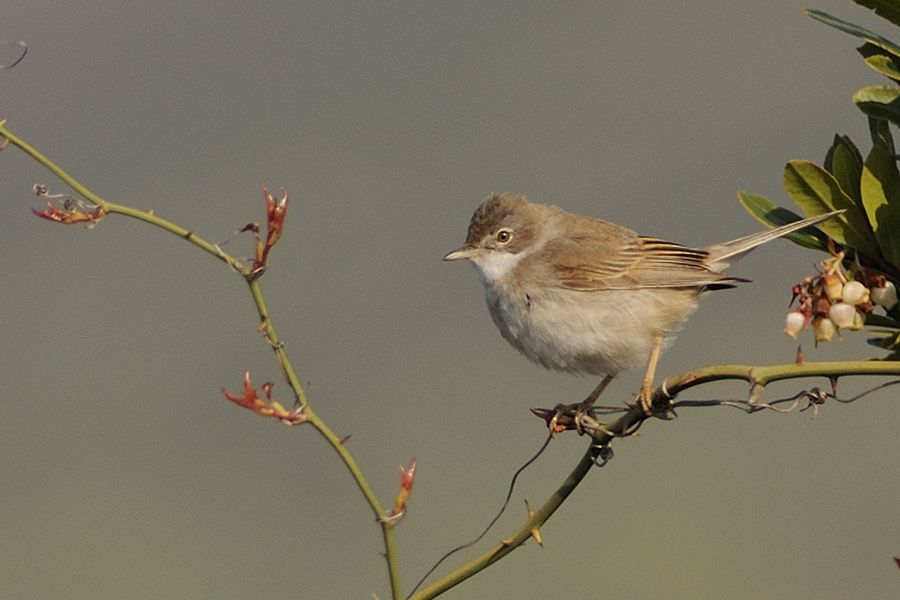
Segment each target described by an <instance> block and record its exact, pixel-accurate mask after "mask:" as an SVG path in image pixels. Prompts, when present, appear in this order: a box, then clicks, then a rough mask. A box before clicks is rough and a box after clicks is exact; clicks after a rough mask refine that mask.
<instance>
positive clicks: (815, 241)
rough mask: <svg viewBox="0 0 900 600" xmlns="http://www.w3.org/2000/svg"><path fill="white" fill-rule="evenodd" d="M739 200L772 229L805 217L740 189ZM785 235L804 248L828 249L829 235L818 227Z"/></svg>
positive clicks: (749, 211)
mask: <svg viewBox="0 0 900 600" xmlns="http://www.w3.org/2000/svg"><path fill="white" fill-rule="evenodd" d="M738 202H740V203H741V205H742V206H743V207H744V209H745V210H746V211H747V212H748V213H750V215H751V216H752V217H753V218H754V219H756V220H757V221H759V222H760V223H762V224H763V225H765V226H766V227H769V228H770V229H771V228H775V227H781V226H782V225H787V224H788V223H793V222H794V221H799V220H800V219H802V218H803V217H801V216H800V215H798V214H797V213H795V212H793V211H790V210H788V209H786V208H782V207H780V206H777V205H776V204H775V203H774V202H772V201H771V200H768V199H766V198H763V197H762V196H757V195H756V194H749V193H747V192H742V191H738ZM784 237H785V239H788V240H791V241H792V242H794V243H795V244H798V245H800V246H803V247H804V248H810V249H812V250H822V251H823V252H824V251H827V250H828V236H827V235H825V234H824V233H822V232H821V231H819V230H818V229H813V228H809V229H807V230H806V231H795V232H794V233H791V234H789V235H786V236H784Z"/></svg>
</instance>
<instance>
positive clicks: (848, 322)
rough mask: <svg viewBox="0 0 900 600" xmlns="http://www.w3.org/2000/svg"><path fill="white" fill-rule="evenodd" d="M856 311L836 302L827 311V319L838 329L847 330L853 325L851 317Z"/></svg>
mask: <svg viewBox="0 0 900 600" xmlns="http://www.w3.org/2000/svg"><path fill="white" fill-rule="evenodd" d="M855 314H856V309H855V308H853V306H851V305H849V304H847V303H846V302H838V303H837V304H832V305H831V308H830V309H828V317H829V318H830V319H831V320H832V321H833V322H834V324H835V325H836V326H837V327H838V328H839V329H848V328H850V327H851V326H852V325H853V316H854V315H855Z"/></svg>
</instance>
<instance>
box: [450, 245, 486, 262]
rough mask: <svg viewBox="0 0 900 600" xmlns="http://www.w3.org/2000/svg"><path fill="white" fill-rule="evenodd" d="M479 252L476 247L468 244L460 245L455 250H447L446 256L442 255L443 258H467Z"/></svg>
mask: <svg viewBox="0 0 900 600" xmlns="http://www.w3.org/2000/svg"><path fill="white" fill-rule="evenodd" d="M478 254H479V250H478V248H471V247H469V246H460V247H459V248H457V249H456V250H453V251H452V252H448V253H447V256H445V257H444V260H469V259H472V258H474V257H476V256H477V255H478Z"/></svg>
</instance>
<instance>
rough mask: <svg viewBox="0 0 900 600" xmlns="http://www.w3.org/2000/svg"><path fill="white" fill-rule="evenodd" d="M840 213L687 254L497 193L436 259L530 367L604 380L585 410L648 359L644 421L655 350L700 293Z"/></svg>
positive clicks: (728, 283) (729, 283)
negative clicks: (461, 269)
mask: <svg viewBox="0 0 900 600" xmlns="http://www.w3.org/2000/svg"><path fill="white" fill-rule="evenodd" d="M840 212H842V211H836V212H832V213H828V214H822V215H818V216H815V217H811V218H809V219H803V220H799V221H796V222H794V223H790V224H788V225H784V226H782V227H778V228H775V229H771V230H767V231H762V232H760V233H755V234H753V235H748V236H746V237H742V238H738V239H736V240H732V241H730V242H722V243H719V244H713V245H711V246H706V247H705V248H688V247H686V246H682V245H680V244H675V243H672V242H666V241H663V240H661V239H657V238H654V237H647V236H642V235H638V234H637V233H635V232H634V231H631V230H630V229H627V228H625V227H622V226H620V225H616V224H614V223H610V222H607V221H603V220H601V219H596V218H593V217H587V216H582V215H576V214H572V213H568V212H566V211H564V210H562V209H561V208H558V207H556V206H552V205H549V204H538V203H535V202H529V201H528V200H527V199H526V198H525V197H524V196H521V195H518V194H512V193H500V194H492V195H491V196H489V197H488V198H487V199H486V200H484V202H482V203H481V205H480V206H479V207H478V208H477V209H476V210H475V213H474V214H473V215H472V220H471V221H470V222H469V230H468V234H467V236H466V242H465V244H463V245H462V246H460V247H459V248H457V249H456V250H453V251H452V252H450V253H448V254H447V255H446V256H444V260H462V259H465V260H469V261H470V262H471V263H472V264H474V265H475V267H476V268H477V270H478V274H479V275H480V277H481V282H482V283H483V284H484V290H485V296H486V299H487V305H488V310H489V311H490V313H491V317H492V318H493V320H494V324H496V325H497V328H498V329H499V330H500V334H501V335H502V336H503V337H504V338H505V339H506V341H507V342H509V343H510V344H511V345H512V346H513V347H514V348H515V349H516V350H518V351H519V352H521V353H522V354H524V355H525V356H526V357H527V358H528V359H529V360H531V361H533V362H536V363H538V364H539V365H541V366H543V367H546V368H548V369H555V370H559V371H569V372H573V373H587V374H591V375H603V376H604V379H603V381H602V382H601V383H600V384H599V385H598V386H597V387H596V388H595V389H594V391H593V392H591V395H589V396H588V397H587V398H586V399H585V400H584V402H583V403H582V404H583V405H584V406H585V407H589V406H590V405H591V404H593V402H594V401H595V400H596V399H597V397H598V396H599V395H600V393H601V392H602V391H603V390H604V389H605V388H606V386H607V385H608V384H609V383H610V381H612V379H613V377H615V376H616V374H618V373H619V372H620V371H622V370H625V369H631V368H635V367H638V366H640V365H641V364H644V363H646V365H647V370H646V373H645V376H644V379H643V382H642V384H641V389H640V393H639V395H638V403H639V404H640V406H641V408H642V409H643V410H644V412H645V413H646V414H647V415H652V414H653V410H652V406H651V398H652V389H653V378H654V374H655V370H656V364H657V361H658V360H659V354H660V351H661V350H662V349H663V347H664V346H665V345H666V344H667V342H670V341H671V340H672V338H673V337H674V335H675V333H676V332H677V331H678V329H679V328H680V327H681V325H682V324H683V323H684V321H685V320H686V319H687V318H688V317H689V316H690V315H691V314H692V313H693V312H694V310H696V308H697V301H698V299H699V297H700V296H701V295H702V294H703V293H704V292H706V291H708V290H720V289H726V288H732V287H735V284H737V283H740V282H745V281H748V280H746V279H741V278H738V277H728V276H725V275H722V274H721V272H722V271H723V270H725V269H726V268H727V267H728V266H729V265H730V264H731V262H732V261H734V260H737V259H738V258H740V257H741V256H743V255H744V254H746V253H747V252H749V251H750V250H752V249H753V248H755V247H757V246H759V245H760V244H765V243H766V242H768V241H771V240H773V239H775V238H778V237H781V236H784V235H787V234H789V233H791V232H794V231H797V230H799V229H803V228H805V227H809V226H811V225H815V224H816V223H819V222H821V221H824V220H826V219H829V218H831V217H832V216H834V215H836V214H839V213H840Z"/></svg>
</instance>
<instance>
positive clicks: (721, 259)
mask: <svg viewBox="0 0 900 600" xmlns="http://www.w3.org/2000/svg"><path fill="white" fill-rule="evenodd" d="M843 212H844V211H843V210H836V211H833V212H830V213H825V214H821V215H816V216H815V217H810V218H808V219H801V220H799V221H794V222H793V223H788V224H787V225H782V226H781V227H776V228H775V229H768V230H766V231H760V232H759V233H752V234H750V235H748V236H744V237H742V238H738V239H736V240H731V241H729V242H722V243H721V244H713V245H712V246H707V247H706V248H704V250H706V251H707V252H709V264H710V265H711V267H712V269H713V270H714V271H717V272H721V271H723V270H724V269H726V268H728V266H729V265H730V264H731V263H733V262H734V261H736V260H738V259H740V258H741V257H742V256H744V255H745V254H747V253H748V252H750V251H751V250H753V249H754V248H756V247H757V246H760V245H762V244H765V243H766V242H770V241H772V240H774V239H776V238H780V237H782V236H785V235H788V234H789V233H793V232H795V231H799V230H800V229H804V228H806V227H810V226H812V225H815V224H816V223H821V222H822V221H826V220H828V219H830V218H832V217H835V216H837V215H839V214H841V213H843Z"/></svg>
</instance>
